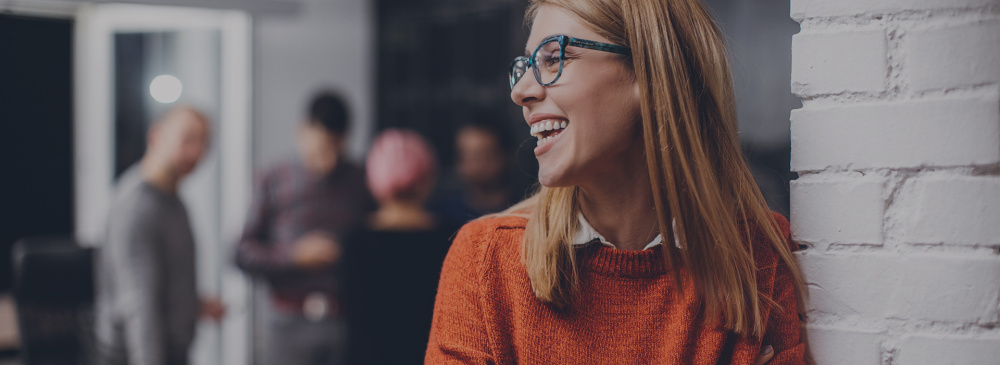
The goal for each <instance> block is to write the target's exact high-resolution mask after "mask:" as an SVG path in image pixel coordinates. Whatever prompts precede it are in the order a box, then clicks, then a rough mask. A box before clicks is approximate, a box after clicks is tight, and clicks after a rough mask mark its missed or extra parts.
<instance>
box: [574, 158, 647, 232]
mask: <svg viewBox="0 0 1000 365" xmlns="http://www.w3.org/2000/svg"><path fill="white" fill-rule="evenodd" d="M629 170H631V171H629ZM597 176H601V178H600V179H597V180H596V181H592V182H591V184H588V185H586V186H581V187H580V209H581V211H582V213H583V216H584V217H585V218H586V219H587V222H588V223H590V225H591V226H593V227H594V229H595V230H597V232H598V233H600V234H601V235H602V236H604V238H605V239H607V240H608V242H611V243H613V244H614V245H615V247H617V248H618V249H621V250H641V249H643V247H645V246H646V245H647V244H648V243H649V242H650V241H652V240H653V238H655V237H656V235H657V234H659V227H658V222H657V221H658V219H657V216H656V208H655V206H654V205H653V190H652V187H651V186H650V184H649V172H648V170H646V166H645V163H642V164H641V166H636V167H635V168H631V169H628V168H626V169H623V171H620V172H617V173H610V174H599V175H597Z"/></svg>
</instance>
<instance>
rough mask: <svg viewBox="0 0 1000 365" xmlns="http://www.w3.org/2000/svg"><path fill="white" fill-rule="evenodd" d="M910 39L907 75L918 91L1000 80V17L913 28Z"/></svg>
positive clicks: (907, 43)
mask: <svg viewBox="0 0 1000 365" xmlns="http://www.w3.org/2000/svg"><path fill="white" fill-rule="evenodd" d="M907 38H908V39H907V41H906V42H905V47H906V49H905V51H906V52H908V53H909V60H910V62H909V63H908V64H907V65H906V76H907V78H908V79H909V80H910V85H912V87H913V89H914V90H915V91H924V90H932V89H945V88H954V87H961V86H968V85H976V84H989V83H994V84H995V83H997V82H998V81H1000V20H993V21H989V22H985V23H976V24H963V25H960V26H954V27H943V28H937V27H936V28H930V29H919V30H913V31H910V32H909V35H908V36H907ZM954 55H965V56H964V57H955V56H954Z"/></svg>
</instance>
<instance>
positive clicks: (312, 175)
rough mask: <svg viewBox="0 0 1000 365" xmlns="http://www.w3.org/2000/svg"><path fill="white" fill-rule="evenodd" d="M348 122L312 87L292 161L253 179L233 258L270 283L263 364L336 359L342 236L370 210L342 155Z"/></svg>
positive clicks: (332, 100)
mask: <svg viewBox="0 0 1000 365" xmlns="http://www.w3.org/2000/svg"><path fill="white" fill-rule="evenodd" d="M348 124H349V123H348V111H347V106H346V105H345V104H344V101H343V100H342V99H341V98H340V97H339V96H338V95H336V94H333V93H330V92H320V93H318V94H317V95H316V96H315V97H314V98H313V99H312V101H311V102H310V104H309V108H308V116H307V118H306V120H305V122H304V123H302V125H301V126H300V128H299V132H298V147H299V159H298V160H294V161H288V162H285V163H281V164H278V165H276V166H274V167H273V168H271V169H270V170H268V171H267V172H265V173H264V174H263V175H262V177H261V178H260V179H258V181H257V183H256V187H255V192H254V198H253V202H252V203H251V208H250V209H251V210H250V214H249V216H248V220H247V222H246V226H245V228H244V231H243V234H242V237H241V238H240V241H239V243H238V244H237V248H236V264H237V265H238V266H239V267H240V268H241V269H242V270H243V271H244V272H246V273H248V274H252V275H257V276H259V277H262V278H264V279H266V280H267V283H268V284H269V286H270V289H271V295H270V297H271V303H272V304H273V309H274V310H273V312H272V316H271V320H270V323H269V324H268V329H267V330H268V331H269V333H267V335H266V336H265V338H266V339H267V340H266V344H265V349H264V350H265V354H264V362H263V363H264V364H282V365H307V364H308V365H313V364H323V365H327V364H340V363H341V362H342V358H343V353H344V343H345V335H346V329H345V326H346V325H345V323H344V320H343V318H342V316H341V314H340V297H339V295H340V290H339V289H338V280H337V275H338V262H339V259H340V256H341V243H342V242H343V240H342V238H343V235H344V234H345V233H347V231H348V230H350V229H351V228H353V227H354V226H355V225H357V224H359V222H360V221H361V220H362V219H363V218H364V217H365V216H367V214H368V213H369V212H371V210H372V209H373V208H374V203H373V201H372V199H371V196H370V194H369V193H368V190H367V188H366V187H365V177H364V172H363V170H362V169H361V168H360V167H358V166H356V165H354V164H351V163H350V162H349V161H347V159H346V158H345V156H344V147H345V146H344V135H345V132H346V130H347V129H348Z"/></svg>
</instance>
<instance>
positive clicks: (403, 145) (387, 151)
mask: <svg viewBox="0 0 1000 365" xmlns="http://www.w3.org/2000/svg"><path fill="white" fill-rule="evenodd" d="M367 170H368V188H369V190H371V192H372V195H374V196H375V199H376V200H378V201H379V202H380V204H384V203H389V202H392V201H412V200H420V198H426V197H425V195H426V192H429V188H430V187H432V185H433V183H434V179H435V175H436V174H437V163H436V162H435V156H434V152H433V151H432V150H431V147H430V145H429V144H428V143H427V142H426V141H425V140H424V139H423V137H420V135H419V134H417V133H416V132H413V131H409V130H402V129H389V130H386V131H385V132H383V133H382V134H381V135H379V136H378V138H377V139H376V140H375V143H374V144H373V145H372V149H371V151H370V152H369V153H368V163H367ZM414 203H416V202H414ZM420 203H422V202H420Z"/></svg>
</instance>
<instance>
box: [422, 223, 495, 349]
mask: <svg viewBox="0 0 1000 365" xmlns="http://www.w3.org/2000/svg"><path fill="white" fill-rule="evenodd" d="M476 226H477V222H472V223H470V224H467V225H466V226H465V227H463V228H462V229H461V230H460V231H459V233H458V236H457V237H456V238H455V241H454V243H453V244H452V245H451V249H450V250H449V251H448V255H447V256H446V257H445V261H444V266H443V268H442V269H441V280H440V283H439V284H438V293H437V299H436V301H435V304H434V319H433V322H432V324H431V334H430V341H429V343H428V344H427V353H426V355H425V359H424V363H427V364H494V363H495V360H494V359H493V355H492V353H491V351H490V349H489V340H488V335H487V330H486V323H485V321H484V317H483V312H482V310H481V304H482V301H483V296H482V287H481V286H480V283H481V282H482V277H483V275H482V274H483V268H482V266H483V249H484V247H485V242H483V235H484V234H483V233H484V232H481V230H477V229H476Z"/></svg>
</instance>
